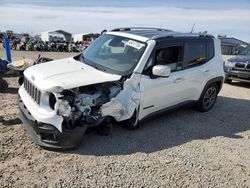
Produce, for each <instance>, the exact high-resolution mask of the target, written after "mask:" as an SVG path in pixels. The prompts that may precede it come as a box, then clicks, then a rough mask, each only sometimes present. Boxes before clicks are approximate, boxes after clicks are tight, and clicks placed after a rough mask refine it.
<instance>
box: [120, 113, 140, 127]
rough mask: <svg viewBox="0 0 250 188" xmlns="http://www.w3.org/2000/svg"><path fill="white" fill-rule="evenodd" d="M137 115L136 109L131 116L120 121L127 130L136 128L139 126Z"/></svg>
mask: <svg viewBox="0 0 250 188" xmlns="http://www.w3.org/2000/svg"><path fill="white" fill-rule="evenodd" d="M138 115H139V114H138V110H135V111H134V114H133V115H132V117H131V118H130V119H128V120H125V121H123V122H122V124H123V126H124V128H125V129H127V130H135V129H138V128H139V126H140V122H139V117H138Z"/></svg>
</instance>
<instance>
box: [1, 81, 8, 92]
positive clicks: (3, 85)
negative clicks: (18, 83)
mask: <svg viewBox="0 0 250 188" xmlns="http://www.w3.org/2000/svg"><path fill="white" fill-rule="evenodd" d="M8 86H9V84H8V82H7V81H6V80H4V79H1V78H0V92H5V91H6V89H8Z"/></svg>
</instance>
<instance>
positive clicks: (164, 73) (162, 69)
mask: <svg viewBox="0 0 250 188" xmlns="http://www.w3.org/2000/svg"><path fill="white" fill-rule="evenodd" d="M152 73H153V76H158V77H169V76H170V73H171V68H170V67H169V66H167V65H155V66H154V67H153V70H152Z"/></svg>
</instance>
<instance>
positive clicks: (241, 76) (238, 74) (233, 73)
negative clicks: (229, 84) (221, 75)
mask: <svg viewBox="0 0 250 188" xmlns="http://www.w3.org/2000/svg"><path fill="white" fill-rule="evenodd" d="M225 76H226V79H230V80H237V81H242V82H250V71H238V70H227V71H225Z"/></svg>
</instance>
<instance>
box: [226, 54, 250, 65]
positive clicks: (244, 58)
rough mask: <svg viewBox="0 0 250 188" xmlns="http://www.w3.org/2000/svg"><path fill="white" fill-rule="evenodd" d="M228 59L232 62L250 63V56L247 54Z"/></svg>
mask: <svg viewBox="0 0 250 188" xmlns="http://www.w3.org/2000/svg"><path fill="white" fill-rule="evenodd" d="M228 61H230V62H232V63H238V62H241V63H250V56H246V55H238V56H235V57H232V58H230V59H228Z"/></svg>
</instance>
